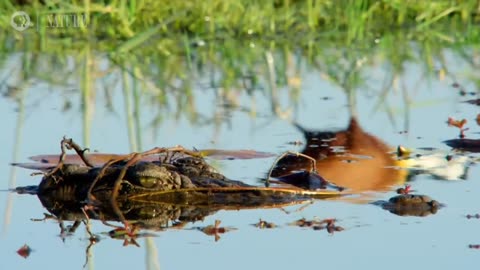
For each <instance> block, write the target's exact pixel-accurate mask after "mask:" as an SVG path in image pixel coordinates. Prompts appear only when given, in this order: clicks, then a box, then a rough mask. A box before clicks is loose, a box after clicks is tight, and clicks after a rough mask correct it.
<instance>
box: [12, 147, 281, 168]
mask: <svg viewBox="0 0 480 270" xmlns="http://www.w3.org/2000/svg"><path fill="white" fill-rule="evenodd" d="M198 151H199V152H200V154H201V155H202V156H204V157H209V158H213V159H218V160H231V159H254V158H267V157H272V156H274V154H272V153H267V152H259V151H255V150H220V149H204V150H198ZM85 156H86V157H87V159H88V160H89V161H90V163H92V164H93V165H94V166H99V167H100V166H102V165H103V164H105V163H107V162H108V161H110V160H112V159H117V158H119V157H122V156H123V155H122V154H109V153H89V154H85ZM159 156H160V155H149V156H145V157H143V158H142V161H150V162H151V161H156V160H158V159H159ZM59 157H60V155H48V154H47V155H37V156H32V157H30V159H31V160H33V161H36V162H39V163H40V164H38V165H36V164H35V163H15V164H12V165H14V166H19V167H22V168H26V169H34V170H42V171H43V170H48V169H51V168H52V167H55V165H57V163H58V160H59ZM64 163H65V164H78V165H84V163H83V161H82V159H81V158H80V156H78V155H77V154H68V155H66V156H65V159H64Z"/></svg>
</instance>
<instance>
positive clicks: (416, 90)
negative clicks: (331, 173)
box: [0, 59, 480, 269]
mask: <svg viewBox="0 0 480 270" xmlns="http://www.w3.org/2000/svg"><path fill="white" fill-rule="evenodd" d="M454 60H455V59H447V61H450V62H451V63H452V65H451V67H450V68H451V70H450V71H451V72H454V73H455V72H456V73H457V74H461V73H462V72H465V69H467V71H468V66H466V65H464V64H462V63H458V61H454ZM304 70H305V69H304ZM406 70H407V72H406V73H405V74H404V76H403V77H402V78H401V79H400V80H401V81H403V82H404V83H405V85H406V89H407V90H408V91H409V94H410V99H411V102H409V107H410V108H409V118H408V120H407V119H406V117H405V115H406V114H405V113H404V103H403V100H402V95H401V93H400V92H398V91H394V90H392V91H389V94H388V97H387V99H386V100H387V101H386V103H385V101H383V102H380V104H383V105H381V106H380V107H379V109H377V110H375V106H376V104H377V102H378V98H379V91H380V90H379V89H380V88H381V78H382V74H384V71H383V70H382V66H381V65H378V66H375V67H372V68H369V69H367V71H368V73H367V74H368V75H369V79H368V80H367V81H368V85H369V89H359V90H358V91H357V93H356V96H357V105H356V109H357V113H358V121H359V124H360V126H361V127H362V128H363V129H364V130H365V131H367V132H368V133H370V134H372V135H374V136H375V137H377V138H379V139H380V140H382V141H384V142H385V143H386V144H388V145H390V146H391V147H392V149H394V148H395V147H396V146H397V145H400V144H401V145H405V146H407V147H409V148H412V149H415V148H419V147H434V148H437V150H435V151H445V153H447V152H448V151H450V148H449V147H447V146H446V145H444V144H443V143H442V141H444V140H447V139H451V138H454V137H456V136H458V130H456V129H455V128H452V127H448V126H447V124H446V120H447V118H448V117H450V116H451V117H455V118H466V119H468V121H469V125H468V126H469V127H470V130H469V131H467V136H469V137H472V138H474V137H475V136H476V135H477V134H475V132H477V131H478V126H476V124H475V122H474V120H473V119H475V117H476V114H477V113H478V108H477V107H475V106H473V105H470V104H465V103H461V102H460V101H462V100H465V99H466V98H467V97H461V96H460V95H459V94H458V90H457V89H455V88H453V87H452V86H451V84H452V81H450V80H449V79H444V80H439V79H438V78H429V79H423V80H420V79H422V77H420V76H421V74H422V72H421V66H420V65H419V64H415V63H410V64H409V65H407V67H406ZM300 77H301V79H302V92H301V96H300V98H299V101H298V108H297V109H296V110H295V109H292V118H294V119H295V121H296V122H297V123H299V124H301V125H302V126H304V127H306V128H310V129H315V130H342V129H345V128H346V126H347V125H348V121H349V117H350V111H349V107H348V105H347V97H346V95H345V92H344V91H342V89H340V88H338V87H336V86H335V85H334V84H332V83H331V82H329V81H327V80H325V79H323V78H322V77H321V76H319V72H318V71H315V70H306V71H304V72H302V73H301V74H300ZM419 80H420V82H419ZM464 87H466V88H467V89H470V91H475V89H474V87H473V85H472V84H469V83H468V82H465V84H464ZM372 89H373V90H372ZM279 90H280V103H281V104H283V108H284V109H285V108H287V106H288V104H291V103H290V101H289V100H288V97H289V95H288V93H287V91H288V90H287V89H279ZM76 95H77V94H72V101H73V108H76V109H74V110H70V111H68V112H62V110H61V108H62V99H61V98H60V97H59V96H58V95H55V94H53V93H50V92H49V91H48V88H47V86H46V85H42V84H37V85H33V86H31V87H30V88H29V89H28V93H27V97H26V101H25V104H26V109H25V112H26V114H25V120H24V122H23V123H21V125H22V129H23V130H22V132H23V135H22V136H21V137H20V138H17V139H18V140H19V141H20V144H19V152H18V153H19V154H18V156H17V158H16V159H17V160H13V159H14V158H13V157H12V155H13V153H14V147H15V146H14V141H15V139H16V138H15V132H14V131H15V129H16V127H17V123H16V119H17V117H18V113H17V112H16V109H17V105H16V104H15V103H13V102H11V100H8V99H6V98H2V99H0V114H1V115H2V119H3V121H2V126H3V128H4V132H1V133H0V141H1V142H3V151H1V152H0V160H1V163H0V171H2V172H3V179H4V181H3V182H2V183H3V184H2V185H0V188H1V189H7V188H9V184H8V179H9V173H10V172H11V170H14V171H13V173H14V174H15V175H14V176H15V177H14V179H16V180H15V183H12V186H13V187H14V186H26V185H33V184H37V183H38V182H39V181H40V177H39V176H36V177H32V176H30V173H31V171H28V170H24V169H12V168H11V167H10V166H9V163H10V162H13V161H27V160H28V157H29V156H33V155H37V154H55V153H59V150H60V149H59V142H60V139H61V138H62V137H63V136H64V135H66V136H68V137H72V138H74V139H75V140H77V141H78V142H79V143H81V141H82V138H83V131H82V117H81V113H80V112H79V109H78V108H79V107H80V105H79V104H80V103H79V102H78V101H79V100H80V96H76ZM241 95H242V96H241V97H240V99H239V100H241V103H242V105H243V106H245V107H247V108H249V107H250V106H251V105H252V103H251V99H250V98H249V97H248V96H247V95H246V94H241ZM254 95H255V98H256V99H255V100H256V102H257V104H256V108H257V110H258V116H257V117H256V118H252V117H251V116H250V115H249V113H248V112H244V111H241V110H235V109H234V110H232V111H231V113H230V114H229V115H228V116H225V117H226V118H227V119H228V123H223V124H220V125H219V126H216V127H214V126H213V125H212V124H209V125H208V124H207V125H195V124H192V123H190V122H189V121H188V120H187V119H186V118H185V117H181V118H180V119H174V118H173V117H166V119H165V121H164V122H163V123H162V124H161V125H160V126H159V127H158V129H157V130H152V128H151V126H149V124H148V119H151V118H152V115H153V114H154V113H155V108H152V107H151V106H145V107H142V111H141V112H140V114H141V119H145V120H144V121H143V126H142V130H143V135H142V140H143V147H144V148H145V149H148V148H150V147H153V146H159V145H161V146H173V145H183V146H185V147H187V148H191V147H196V148H198V149H201V148H218V149H255V150H259V151H267V152H272V153H275V154H277V155H279V154H281V153H283V152H284V151H286V150H292V151H300V150H301V149H302V146H294V145H291V144H288V143H289V142H293V141H298V140H300V141H303V140H304V138H303V135H302V134H301V133H300V132H299V131H298V130H297V129H295V128H294V126H293V125H292V124H291V123H290V122H289V121H286V120H282V119H280V118H279V117H276V116H274V115H272V114H271V113H270V111H271V110H270V108H269V106H270V103H269V101H268V99H267V98H265V96H264V95H263V94H262V93H259V92H255V93H254ZM195 97H196V101H195V103H196V105H197V106H196V107H197V108H198V110H199V111H200V112H201V113H204V114H205V115H210V114H211V113H212V107H213V106H215V105H214V104H213V102H212V101H213V100H214V93H213V91H204V90H202V91H200V89H195ZM324 97H328V99H325V98H324ZM113 101H114V102H113V103H114V104H115V106H114V107H115V108H116V109H117V110H116V111H115V112H113V113H112V112H110V111H108V110H107V109H106V108H105V107H102V106H101V105H102V104H104V102H103V100H102V97H101V95H99V97H98V99H97V107H96V109H95V117H94V120H93V121H92V123H91V139H90V147H91V148H92V150H98V151H100V152H115V153H127V152H129V151H130V150H129V146H128V133H127V131H126V130H127V128H126V116H125V114H124V113H123V112H122V108H123V105H124V104H123V102H124V100H123V97H122V95H121V89H116V91H115V96H114V98H113ZM387 108H389V109H391V111H392V112H393V118H394V119H395V124H393V123H392V121H391V120H390V119H389V116H388V113H387ZM406 121H408V125H409V126H408V128H407V129H408V133H406V134H400V133H401V131H403V130H405V129H406V128H405V126H404V123H406ZM274 160H275V157H272V158H266V159H256V160H233V161H229V160H224V161H212V164H213V165H214V166H215V167H217V168H218V169H219V170H220V171H222V172H223V173H224V174H225V175H226V176H228V177H230V178H232V179H238V180H242V181H245V182H247V183H250V184H258V183H259V182H258V179H260V178H263V177H265V175H266V173H267V172H268V170H269V169H270V167H271V166H272V163H273V162H274ZM357 163H358V164H361V163H362V161H361V160H360V161H358V162H357ZM352 166H353V165H352ZM319 173H320V174H322V172H321V171H320V172H319ZM478 175H480V171H479V169H478V167H477V166H475V165H472V166H470V168H469V171H468V174H467V177H466V180H458V181H446V180H438V179H434V178H433V177H432V176H431V175H428V174H421V175H418V176H415V177H414V179H413V181H411V183H410V184H411V185H412V187H413V189H415V190H416V191H417V192H419V193H421V194H427V195H429V196H431V197H432V198H434V199H436V200H438V201H439V202H441V203H444V204H445V205H446V207H444V208H442V209H440V210H439V211H438V212H437V213H436V214H434V215H429V216H426V217H402V216H397V215H393V214H391V213H389V212H388V211H385V210H383V209H381V208H380V207H377V206H374V205H370V204H362V203H354V202H351V201H348V200H329V201H316V202H314V203H313V204H311V205H308V206H307V207H305V208H303V209H301V206H299V205H297V206H291V207H286V208H285V209H284V210H286V211H282V210H281V209H257V210H242V211H218V212H216V213H215V214H213V215H211V216H208V217H206V218H205V219H204V220H203V221H198V222H195V223H194V224H188V225H187V226H186V227H185V228H183V229H168V230H165V231H157V232H154V233H155V234H156V235H157V237H150V238H148V239H145V238H142V239H139V240H138V243H139V245H140V248H137V247H135V246H127V247H124V246H122V243H123V241H121V240H113V239H109V237H108V236H106V235H103V234H101V233H102V232H108V231H109V230H111V228H109V227H107V226H105V225H103V224H101V223H100V222H97V221H94V222H93V223H92V231H93V233H95V234H99V235H100V237H101V241H100V242H99V243H97V244H95V245H94V246H93V247H92V248H91V249H90V256H89V260H88V263H87V266H86V267H87V268H89V269H93V268H97V269H106V268H116V269H131V268H138V269H142V268H146V269H156V268H162V269H187V268H193V267H195V268H209V269H245V268H254V269H260V268H263V267H267V268H268V269H291V268H292V267H296V268H300V269H301V268H312V267H315V266H316V267H322V268H324V267H326V268H334V269H352V268H370V269H384V268H387V267H388V268H389V269H403V268H404V267H410V266H412V267H415V268H423V267H428V268H433V269H452V268H454V267H455V268H460V269H467V267H469V266H473V265H474V263H475V262H476V261H477V260H478V256H479V252H478V250H475V249H470V248H469V245H470V244H478V243H480V239H479V238H478V236H477V234H476V232H477V229H478V226H479V225H480V224H479V222H480V221H479V220H477V219H467V218H466V217H465V215H467V214H475V213H478V211H479V208H478V205H477V204H476V201H477V197H478V196H477V192H478V190H480V184H479V182H478V181H476V180H477V179H476V178H477V176H478ZM457 176H458V175H457ZM368 180H369V179H365V181H368ZM402 184H403V183H398V186H400V185H402ZM398 186H393V187H392V190H393V189H394V188H396V187H398ZM368 193H369V194H370V195H371V196H372V197H371V198H372V200H386V199H388V198H389V197H391V196H393V195H394V192H393V191H388V192H375V191H373V192H368ZM0 201H3V202H4V207H2V208H0V215H1V216H2V217H4V226H3V230H2V235H1V238H2V240H1V242H0V243H1V244H0V253H1V254H4V255H3V256H2V260H0V269H33V268H36V269H43V268H49V269H65V268H70V269H81V268H82V267H83V265H84V263H85V260H86V253H85V252H86V251H85V250H86V248H87V246H88V243H89V241H88V236H87V234H86V232H85V227H84V226H83V225H81V226H80V228H79V229H78V230H77V232H76V233H75V234H74V235H72V236H69V237H67V238H66V239H65V241H62V239H61V238H60V237H59V232H60V229H59V226H58V223H57V222H55V221H53V220H47V221H42V222H34V221H31V219H32V218H42V217H43V213H44V212H46V210H45V209H44V208H43V207H42V206H41V204H40V202H39V201H38V199H37V198H36V197H35V196H31V195H17V194H12V193H9V192H6V191H5V192H0ZM7 211H11V212H7ZM300 218H306V219H315V218H318V219H324V218H335V219H337V225H340V226H342V227H343V228H345V230H344V231H341V232H336V233H334V234H329V233H328V232H327V231H325V230H320V231H315V230H312V229H311V228H299V227H295V226H291V225H289V223H292V222H294V221H295V220H297V219H300ZM259 219H262V220H266V221H269V222H273V223H275V224H276V225H277V226H278V227H276V228H273V229H259V228H256V227H254V226H252V225H251V224H253V223H256V222H258V221H259ZM215 220H221V222H222V223H221V226H231V227H235V228H236V230H233V231H231V232H227V233H225V234H221V235H220V236H221V238H220V240H219V241H215V239H214V237H212V236H208V235H205V234H204V233H202V232H201V231H199V230H198V229H196V228H197V227H204V226H208V225H212V224H214V222H215ZM25 243H26V244H28V245H29V246H30V247H31V248H32V249H33V252H32V254H31V255H30V256H29V257H28V258H27V259H23V258H22V257H20V256H18V255H17V254H16V253H15V251H16V250H17V249H18V248H20V247H21V246H22V245H23V244H25Z"/></svg>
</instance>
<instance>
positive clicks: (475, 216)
mask: <svg viewBox="0 0 480 270" xmlns="http://www.w3.org/2000/svg"><path fill="white" fill-rule="evenodd" d="M466 218H468V219H471V218H476V219H480V214H475V215H470V214H468V215H466Z"/></svg>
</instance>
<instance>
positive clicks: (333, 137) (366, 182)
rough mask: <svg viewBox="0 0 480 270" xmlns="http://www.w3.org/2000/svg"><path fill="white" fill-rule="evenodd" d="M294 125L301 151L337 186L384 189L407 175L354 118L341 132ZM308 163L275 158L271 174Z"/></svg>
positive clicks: (403, 179)
mask: <svg viewBox="0 0 480 270" xmlns="http://www.w3.org/2000/svg"><path fill="white" fill-rule="evenodd" d="M296 127H297V128H298V129H299V130H300V131H302V133H303V135H304V136H305V140H306V146H305V148H304V149H303V150H302V153H303V154H305V155H308V156H310V157H313V158H314V159H315V160H316V169H317V171H318V173H319V174H320V175H321V176H322V177H324V178H325V179H327V180H328V181H331V182H332V183H334V184H336V185H338V186H342V187H346V188H349V189H351V190H353V191H368V190H377V191H386V190H389V189H390V188H391V187H392V186H394V185H399V184H402V183H403V182H405V180H406V178H407V175H408V172H407V171H405V170H402V169H398V165H399V161H398V160H397V159H396V157H395V156H393V155H392V153H391V152H390V150H391V149H390V147H389V146H388V145H387V144H386V143H384V142H383V141H382V140H380V139H379V138H377V137H375V136H373V135H371V134H369V133H367V132H365V131H364V130H363V129H362V127H361V126H360V125H359V123H358V121H357V119H356V118H353V117H352V118H351V119H350V123H349V125H348V127H347V129H345V130H341V131H323V132H316V131H311V130H306V129H304V128H303V127H301V126H300V125H296ZM310 166H311V163H310V162H309V161H308V160H307V159H304V158H302V157H297V156H295V155H289V156H286V157H285V158H283V159H281V160H280V161H279V163H278V164H277V166H276V168H275V169H274V170H273V172H272V176H274V177H278V176H282V175H284V174H287V173H290V172H291V171H295V170H301V169H310V168H309V167H310Z"/></svg>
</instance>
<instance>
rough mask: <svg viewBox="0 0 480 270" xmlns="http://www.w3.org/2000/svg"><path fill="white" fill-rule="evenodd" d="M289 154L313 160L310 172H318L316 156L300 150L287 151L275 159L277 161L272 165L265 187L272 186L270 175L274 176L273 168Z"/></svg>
mask: <svg viewBox="0 0 480 270" xmlns="http://www.w3.org/2000/svg"><path fill="white" fill-rule="evenodd" d="M289 154H293V155H296V156H297V157H298V156H300V157H304V158H306V159H309V160H310V161H311V162H312V169H311V170H310V172H314V173H316V172H317V161H316V160H315V159H314V158H312V157H311V156H308V155H305V154H302V153H299V152H292V151H287V152H284V153H283V154H281V155H280V156H279V157H278V158H277V159H275V162H274V163H273V165H272V167H271V168H270V171H269V172H268V175H267V179H266V180H265V187H269V186H270V177H271V176H272V172H273V169H274V168H275V167H276V166H277V164H278V162H279V161H280V160H281V159H282V158H284V157H285V156H287V155H289Z"/></svg>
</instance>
